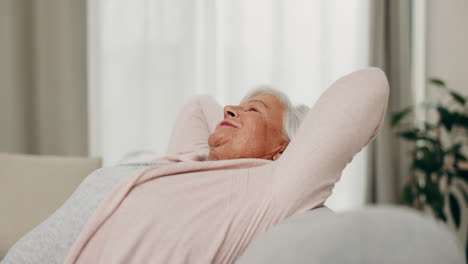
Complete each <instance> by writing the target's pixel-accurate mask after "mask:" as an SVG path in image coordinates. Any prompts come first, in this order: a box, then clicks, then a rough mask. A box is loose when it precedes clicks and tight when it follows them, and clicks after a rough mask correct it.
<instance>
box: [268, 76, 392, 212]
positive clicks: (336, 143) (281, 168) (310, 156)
mask: <svg viewBox="0 0 468 264" xmlns="http://www.w3.org/2000/svg"><path fill="white" fill-rule="evenodd" d="M388 97H389V87H388V82H387V79H386V77H385V74H384V72H382V71H381V70H380V69H377V68H367V69H364V70H360V71H357V72H353V73H351V74H349V75H347V76H345V77H343V78H341V79H339V80H337V81H336V82H335V83H333V84H332V86H331V87H329V88H328V89H327V90H326V91H325V92H324V93H323V94H322V96H321V97H320V98H319V100H318V101H317V102H316V103H315V105H314V106H313V107H312V109H311V110H310V111H309V113H307V115H306V117H305V119H304V121H303V123H302V125H301V126H300V128H299V130H298V132H297V134H296V136H295V138H294V139H293V140H292V141H291V142H290V144H289V146H288V147H287V149H286V150H285V152H284V154H283V155H282V156H281V158H280V159H278V161H276V162H274V165H273V166H274V179H272V180H273V195H274V201H276V202H278V203H286V204H284V206H286V208H288V209H287V210H293V211H297V210H300V209H301V208H303V209H304V210H307V209H310V208H313V207H316V206H318V205H321V204H323V203H324V202H325V199H326V198H327V197H328V196H329V195H330V194H331V190H332V189H333V186H334V184H335V183H336V182H337V181H338V180H339V179H340V176H341V172H342V170H343V169H344V168H345V166H346V165H347V164H348V163H349V162H350V161H351V160H352V158H353V156H354V155H355V154H356V153H358V152H359V151H361V149H362V148H363V147H364V146H366V145H367V144H368V143H369V142H370V141H371V140H372V139H373V138H374V137H375V136H376V135H377V133H378V130H379V127H380V125H381V124H382V123H383V119H384V115H385V111H386V109H387V103H388ZM281 208H284V207H281Z"/></svg>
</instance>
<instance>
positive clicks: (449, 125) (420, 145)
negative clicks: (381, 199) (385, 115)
mask: <svg viewBox="0 0 468 264" xmlns="http://www.w3.org/2000/svg"><path fill="white" fill-rule="evenodd" d="M429 83H430V84H432V85H435V86H436V87H437V89H438V90H439V92H442V95H443V96H444V98H447V99H448V100H446V101H444V102H442V101H439V102H424V103H422V104H418V105H414V106H409V107H407V108H405V109H403V110H401V111H399V112H395V113H392V116H391V127H393V128H394V130H395V133H396V135H397V136H398V137H400V138H402V139H404V140H406V141H409V142H410V143H411V151H410V156H411V168H410V175H409V177H408V180H407V182H406V183H405V185H404V187H403V190H402V192H401V202H402V203H403V204H405V205H408V206H411V207H414V208H416V209H419V210H422V211H425V212H428V213H430V214H432V215H433V216H435V217H436V218H437V219H440V220H441V221H444V222H446V223H447V224H448V225H449V227H451V229H452V230H454V231H455V232H456V234H457V237H458V239H459V240H460V242H461V243H462V245H463V246H464V247H465V248H467V256H468V247H467V236H468V230H467V229H468V161H467V155H466V154H465V153H463V149H464V148H467V147H468V107H467V106H468V104H467V97H466V96H464V95H462V94H460V93H457V92H455V91H454V90H451V89H449V88H448V87H447V85H446V84H445V82H444V81H442V80H441V79H437V78H432V79H430V80H429ZM417 110H423V111H425V113H426V114H434V115H435V116H434V117H435V119H436V120H435V121H433V122H429V121H426V120H415V121H414V122H411V121H410V122H404V121H408V119H410V118H408V117H409V116H410V115H411V114H413V113H414V112H415V111H417Z"/></svg>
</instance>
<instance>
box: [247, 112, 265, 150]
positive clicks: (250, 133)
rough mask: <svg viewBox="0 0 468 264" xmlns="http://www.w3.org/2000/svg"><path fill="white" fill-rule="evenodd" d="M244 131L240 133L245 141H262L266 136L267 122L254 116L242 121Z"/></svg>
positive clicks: (255, 142)
mask: <svg viewBox="0 0 468 264" xmlns="http://www.w3.org/2000/svg"><path fill="white" fill-rule="evenodd" d="M244 128H245V129H244V131H243V132H244V133H242V136H243V138H244V139H245V141H249V142H250V143H251V144H260V143H263V141H265V140H266V139H267V138H266V137H267V131H268V124H267V122H266V121H265V120H264V119H261V118H256V119H252V120H249V121H248V122H245V123H244Z"/></svg>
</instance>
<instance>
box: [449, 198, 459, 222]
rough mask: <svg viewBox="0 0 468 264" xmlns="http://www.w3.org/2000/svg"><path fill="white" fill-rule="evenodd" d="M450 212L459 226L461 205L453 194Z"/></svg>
mask: <svg viewBox="0 0 468 264" xmlns="http://www.w3.org/2000/svg"><path fill="white" fill-rule="evenodd" d="M449 204H450V212H451V213H452V217H453V221H454V222H455V226H456V227H457V228H459V227H460V205H459V203H458V201H457V199H456V198H455V196H453V195H452V194H450V195H449Z"/></svg>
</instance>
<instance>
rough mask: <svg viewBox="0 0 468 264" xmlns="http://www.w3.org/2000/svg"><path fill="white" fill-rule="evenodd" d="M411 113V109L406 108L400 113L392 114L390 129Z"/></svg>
mask: <svg viewBox="0 0 468 264" xmlns="http://www.w3.org/2000/svg"><path fill="white" fill-rule="evenodd" d="M412 111H413V109H412V107H411V106H410V107H407V108H405V109H403V110H402V111H400V112H396V113H393V114H392V120H391V127H395V126H396V125H398V123H399V122H400V121H401V120H402V119H403V118H404V117H405V116H407V115H408V114H409V113H411V112H412Z"/></svg>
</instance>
